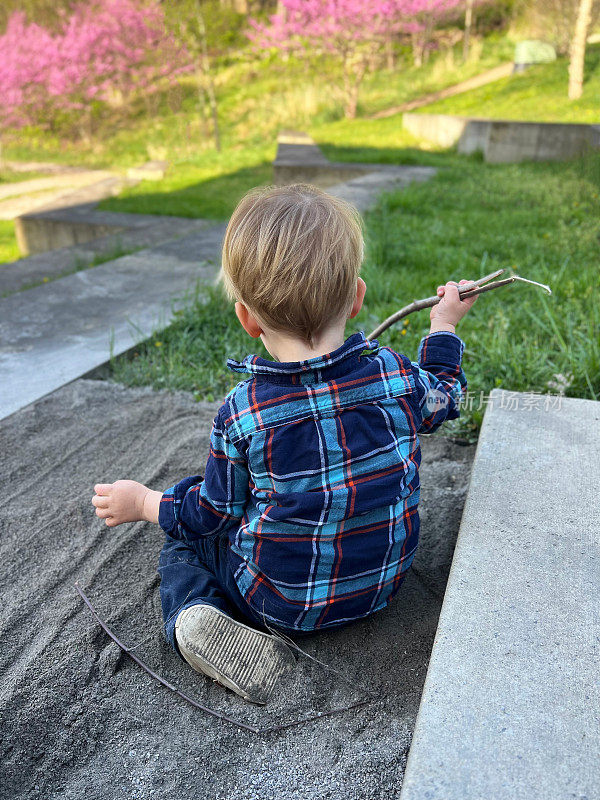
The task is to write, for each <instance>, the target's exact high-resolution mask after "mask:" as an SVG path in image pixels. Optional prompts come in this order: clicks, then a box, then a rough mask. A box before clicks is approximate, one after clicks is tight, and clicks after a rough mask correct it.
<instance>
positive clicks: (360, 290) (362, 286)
mask: <svg viewBox="0 0 600 800" xmlns="http://www.w3.org/2000/svg"><path fill="white" fill-rule="evenodd" d="M366 291H367V284H366V283H365V282H364V281H363V279H362V278H359V279H358V280H357V281H356V298H355V300H354V303H353V305H352V310H351V311H350V314H349V315H348V319H352V317H355V316H356V315H357V314H358V312H359V311H360V310H361V308H362V304H363V300H364V299H365V292H366Z"/></svg>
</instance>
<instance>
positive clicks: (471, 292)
mask: <svg viewBox="0 0 600 800" xmlns="http://www.w3.org/2000/svg"><path fill="white" fill-rule="evenodd" d="M503 272H504V270H503V269H499V270H496V272H491V273H490V274H489V275H486V276H485V277H483V278H479V280H476V281H472V283H470V284H469V285H468V286H465V287H464V288H460V287H459V290H458V293H459V295H460V298H461V300H464V299H466V298H467V297H475V295H478V294H483V293H484V292H489V291H490V289H499V288H500V287H501V286H508V285H509V284H511V283H515V282H517V281H520V282H521V283H529V284H531V285H532V286H539V287H540V288H541V289H544V290H545V291H546V292H547V293H548V294H552V289H551V288H550V287H549V286H546V284H545V283H538V282H537V281H530V280H529V279H528V278H522V277H521V276H520V275H511V276H510V278H503V279H502V280H501V281H494V282H493V283H488V281H491V280H492V279H493V278H497V277H498V276H499V275H502V273H503ZM484 284H485V285H484ZM473 286H475V287H476V288H475V289H473V288H472V287H473ZM440 300H441V298H440V297H438V296H437V295H434V296H433V297H425V298H424V299H423V300H413V302H412V303H409V305H407V306H404V308H401V309H400V311H396V313H395V314H392V315H391V317H388V318H387V319H386V320H384V321H383V322H382V323H381V324H380V325H378V326H377V327H376V328H375V330H374V331H373V332H372V333H370V334H369V335H368V336H367V339H376V338H377V337H378V336H379V335H380V334H382V333H383V332H384V331H385V330H387V329H388V328H389V327H390V326H391V325H393V324H394V323H395V322H398V321H399V320H401V319H404V317H407V316H408V315H409V314H412V313H413V312H414V311H421V309H423V308H432V307H433V306H436V305H437V304H438V303H439V302H440Z"/></svg>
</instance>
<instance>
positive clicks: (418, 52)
mask: <svg viewBox="0 0 600 800" xmlns="http://www.w3.org/2000/svg"><path fill="white" fill-rule="evenodd" d="M410 39H411V44H412V53H413V64H414V65H415V67H422V66H423V41H422V39H421V36H420V35H419V34H418V33H413V34H412V35H411V37H410Z"/></svg>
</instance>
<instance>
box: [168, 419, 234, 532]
mask: <svg viewBox="0 0 600 800" xmlns="http://www.w3.org/2000/svg"><path fill="white" fill-rule="evenodd" d="M249 484H250V475H249V472H248V465H247V461H246V459H245V458H244V457H243V456H242V454H241V453H240V452H239V451H238V449H237V448H236V447H235V446H234V445H233V444H232V442H231V441H230V440H229V438H228V436H227V432H226V430H225V427H224V425H223V424H222V420H221V412H220V411H219V414H217V416H216V417H215V420H214V422H213V428H212V431H211V435H210V452H209V456H208V461H207V463H206V472H205V475H204V478H202V476H201V475H193V476H191V477H189V478H184V479H183V480H182V481H179V483H177V484H175V486H172V487H171V488H170V489H167V490H166V492H164V493H163V496H162V499H161V502H160V508H159V515H158V521H159V524H160V526H161V527H162V528H163V530H164V531H165V533H168V534H169V535H171V536H173V537H175V538H178V539H184V540H188V541H192V540H194V539H199V538H200V537H202V536H210V535H211V534H213V533H218V532H219V531H220V530H222V529H223V528H225V527H227V526H228V525H229V524H230V523H232V522H235V521H238V520H240V519H241V518H242V516H243V514H244V510H245V507H246V503H247V500H248V495H249Z"/></svg>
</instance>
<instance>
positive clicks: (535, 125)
mask: <svg viewBox="0 0 600 800" xmlns="http://www.w3.org/2000/svg"><path fill="white" fill-rule="evenodd" d="M403 125H404V127H405V128H406V130H408V131H410V133H412V134H413V135H414V136H416V137H418V138H421V139H426V140H428V141H431V142H434V143H435V144H438V145H440V147H452V146H454V145H456V146H457V148H458V152H459V153H467V154H468V153H474V152H476V151H480V152H482V153H483V154H484V157H485V160H486V161H489V162H490V163H496V164H500V163H514V162H518V161H560V160H562V159H566V158H573V157H574V156H579V155H582V154H583V153H584V152H586V150H588V149H589V148H600V125H583V124H572V123H555V122H516V121H512V120H492V119H471V118H469V117H454V116H450V115H448V114H416V113H407V114H404V115H403Z"/></svg>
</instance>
